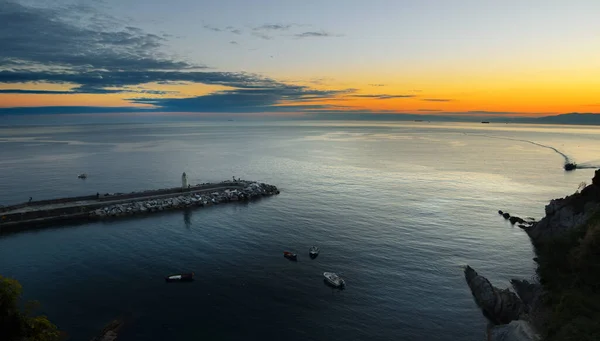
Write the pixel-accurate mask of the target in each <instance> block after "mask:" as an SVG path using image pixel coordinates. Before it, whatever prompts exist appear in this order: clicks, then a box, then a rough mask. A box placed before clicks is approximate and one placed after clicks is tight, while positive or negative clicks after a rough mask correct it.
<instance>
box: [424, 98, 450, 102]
mask: <svg viewBox="0 0 600 341" xmlns="http://www.w3.org/2000/svg"><path fill="white" fill-rule="evenodd" d="M422 101H425V102H452V101H453V99H449V98H423V99H422Z"/></svg>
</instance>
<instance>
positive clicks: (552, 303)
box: [536, 212, 600, 341]
mask: <svg viewBox="0 0 600 341" xmlns="http://www.w3.org/2000/svg"><path fill="white" fill-rule="evenodd" d="M536 251H537V256H538V258H537V260H538V265H539V266H538V270H537V273H538V276H539V279H540V283H541V284H542V285H543V287H544V294H543V296H542V297H543V302H544V305H545V306H546V307H548V309H549V313H548V316H547V318H545V321H543V324H542V326H543V336H544V339H545V340H547V341H559V340H561V341H562V340H574V341H575V340H577V341H586V340H590V341H592V340H594V341H598V340H600V212H596V213H595V214H594V215H593V216H592V218H591V219H589V221H588V222H587V223H586V224H583V225H582V226H579V227H577V228H575V229H573V230H572V231H569V232H568V233H567V234H565V235H563V236H560V237H557V238H553V239H552V240H548V241H546V242H544V243H543V244H542V245H538V246H537V250H536Z"/></svg>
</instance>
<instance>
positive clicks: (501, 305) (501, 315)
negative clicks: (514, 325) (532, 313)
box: [465, 265, 527, 324]
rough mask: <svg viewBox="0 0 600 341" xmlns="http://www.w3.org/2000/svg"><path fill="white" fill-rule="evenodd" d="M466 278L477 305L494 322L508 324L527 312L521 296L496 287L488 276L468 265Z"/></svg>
mask: <svg viewBox="0 0 600 341" xmlns="http://www.w3.org/2000/svg"><path fill="white" fill-rule="evenodd" d="M465 279H466V280H467V284H468V285H469V288H470V289H471V293H472V294H473V297H474V298H475V302H476V303H477V305H478V306H479V307H480V308H481V310H483V314H484V315H485V317H487V318H488V319H489V320H490V322H492V323H494V324H506V323H509V322H510V321H513V320H518V319H519V317H520V316H521V315H522V314H525V313H526V310H527V308H526V306H525V305H524V304H523V302H522V301H521V300H520V299H519V297H518V296H517V295H516V294H515V293H514V292H512V291H510V290H508V289H498V288H496V287H494V286H493V285H492V284H491V283H490V281H488V279H487V278H485V277H483V276H480V275H479V274H478V273H477V272H476V271H475V270H473V268H471V267H470V266H468V265H467V267H466V268H465Z"/></svg>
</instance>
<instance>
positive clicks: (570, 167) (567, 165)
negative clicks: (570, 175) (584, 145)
mask: <svg viewBox="0 0 600 341" xmlns="http://www.w3.org/2000/svg"><path fill="white" fill-rule="evenodd" d="M575 168H577V165H576V164H574V163H565V170H566V171H572V170H574V169H575Z"/></svg>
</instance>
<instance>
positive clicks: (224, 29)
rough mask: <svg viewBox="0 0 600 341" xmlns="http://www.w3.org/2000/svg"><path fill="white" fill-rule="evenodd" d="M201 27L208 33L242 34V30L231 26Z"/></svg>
mask: <svg viewBox="0 0 600 341" xmlns="http://www.w3.org/2000/svg"><path fill="white" fill-rule="evenodd" d="M202 27H204V28H205V29H207V30H209V31H213V32H230V33H233V34H242V30H240V29H238V28H235V27H233V26H227V27H217V26H213V25H210V24H204V25H202Z"/></svg>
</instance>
